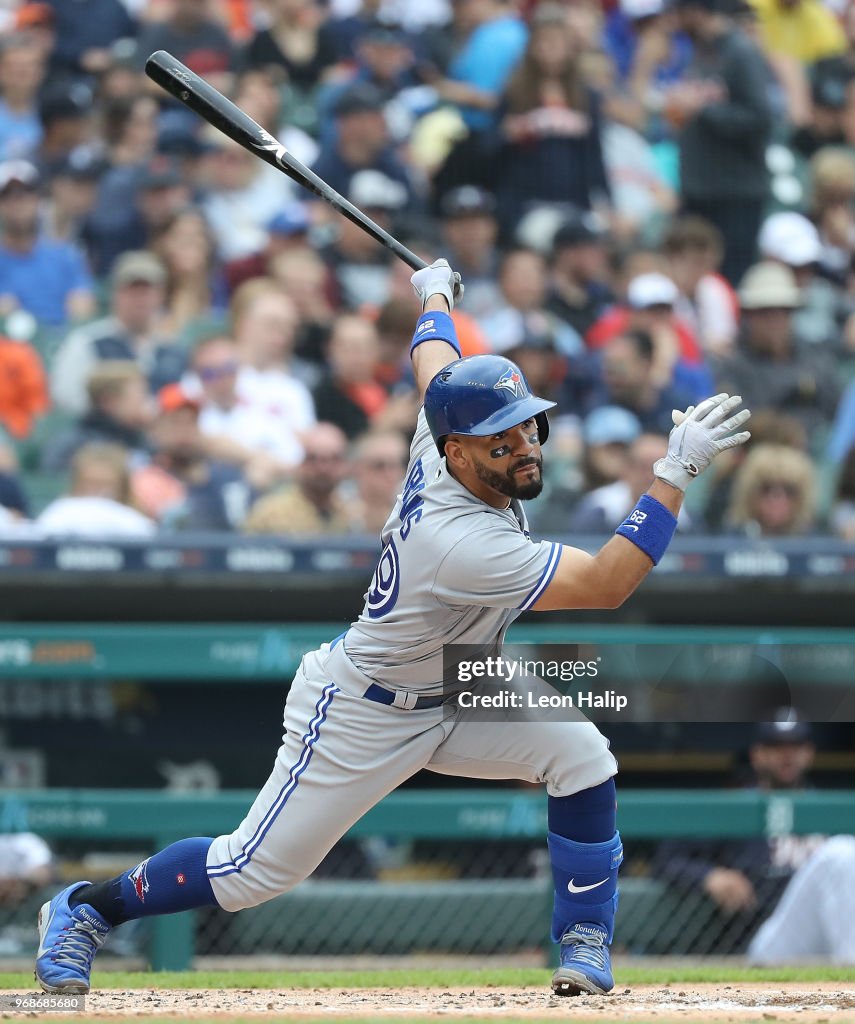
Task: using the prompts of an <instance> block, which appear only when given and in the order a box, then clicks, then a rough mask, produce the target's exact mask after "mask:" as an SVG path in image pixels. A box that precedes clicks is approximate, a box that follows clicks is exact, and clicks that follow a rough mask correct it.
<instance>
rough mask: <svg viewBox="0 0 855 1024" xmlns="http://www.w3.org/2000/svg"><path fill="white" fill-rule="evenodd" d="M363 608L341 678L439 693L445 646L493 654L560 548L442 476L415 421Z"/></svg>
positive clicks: (539, 590)
mask: <svg viewBox="0 0 855 1024" xmlns="http://www.w3.org/2000/svg"><path fill="white" fill-rule="evenodd" d="M382 541H383V553H382V555H381V556H380V561H379V563H378V565H377V569H376V571H375V573H374V577H373V579H372V580H371V584H370V587H369V590H368V593H367V594H366V595H365V607H364V609H363V611H362V614H361V615H360V616H359V618H358V620H357V621H356V622H355V623H354V624H353V625H352V626H351V627H350V629H349V630H348V632H347V634H346V635H345V637H344V640H343V642H341V643H339V644H338V645H337V647H336V654H337V657H336V658H335V661H336V662H337V663H338V668H339V670H344V671H346V670H347V667H348V665H347V663H350V665H352V666H354V667H355V668H356V669H357V670H358V672H359V673H360V674H361V676H362V677H363V679H364V678H365V677H367V678H368V679H369V680H371V681H373V682H377V683H379V684H380V685H381V686H386V687H389V688H392V689H403V690H410V691H422V692H437V691H439V690H440V688H441V684H442V649H443V646H444V645H445V644H472V645H477V646H478V647H481V648H483V649H484V650H485V652H486V653H491V652H494V651H496V650H498V648H499V646H500V645H501V642H502V638H503V636H504V633H505V630H506V629H507V627H508V626H509V625H510V623H511V622H512V621H513V620H514V619H515V618H516V617H517V616H518V615H519V614H520V612H522V611H525V610H526V609H527V608H530V607H531V606H532V605H533V604H534V603H535V602H536V601H537V599H538V598H539V597H540V596H541V595H542V594H543V592H544V591H545V590H546V588H547V586H548V585H549V582H550V580H551V579H552V576H553V574H554V573H555V569H556V566H557V565H558V560H559V558H560V554H561V545H560V544H556V543H553V542H551V541H542V542H535V541H533V540H531V538H530V536H529V532H528V523H527V521H526V517H525V512H524V511H523V508H522V505H521V504H520V503H519V502H518V501H516V500H514V501H513V502H512V503H511V507H510V508H508V509H494V508H491V507H490V506H489V505H487V504H486V503H485V502H483V501H481V500H480V499H479V498H476V497H475V496H474V495H473V494H471V493H470V492H469V491H468V490H467V489H466V488H465V487H464V486H463V485H462V484H460V483H458V482H457V481H456V480H455V479H454V477H453V476H451V474H450V473H449V472H448V469H447V467H446V464H445V460H444V459H441V458H440V456H439V453H438V451H437V449H436V445H435V444H434V441H433V438H432V437H431V434H430V430H429V428H428V425H427V421H426V420H425V414H424V410H422V412H421V413H420V414H419V419H418V425H417V428H416V433H415V436H414V437H413V443H412V446H411V448H410V462H409V466H408V468H407V476H406V479H405V482H404V489H403V492H402V494H401V495H400V496H399V498H398V501H397V503H396V504H395V508H394V510H393V512H392V514H391V516H390V517H389V519H388V520H387V521H386V525H385V526H384V528H383V533H382Z"/></svg>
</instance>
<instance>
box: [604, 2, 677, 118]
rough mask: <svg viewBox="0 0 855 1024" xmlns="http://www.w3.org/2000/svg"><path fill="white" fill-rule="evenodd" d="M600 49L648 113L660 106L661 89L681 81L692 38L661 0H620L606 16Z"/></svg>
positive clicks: (618, 76)
mask: <svg viewBox="0 0 855 1024" xmlns="http://www.w3.org/2000/svg"><path fill="white" fill-rule="evenodd" d="M603 48H604V50H605V51H606V53H607V54H608V55H609V57H611V59H612V61H613V62H614V66H615V71H616V73H617V78H618V81H619V82H620V83H623V84H625V85H626V86H627V87H628V91H629V92H630V94H631V95H632V96H633V98H635V99H636V101H637V102H640V104H641V105H642V107H643V108H644V109H645V110H646V111H649V112H651V113H652V112H656V111H657V110H659V109H660V108H661V101H662V90H663V88H667V87H668V86H670V85H672V84H673V83H674V82H679V81H681V80H682V79H683V78H684V77H685V75H686V71H687V70H688V67H689V64H690V62H691V59H692V44H691V41H690V40H689V38H688V36H686V35H685V33H683V32H680V31H678V26H677V19H676V18H675V16H674V12H673V11H672V10H669V9H667V7H666V4H665V3H664V0H621V2H620V3H619V4H617V5H616V6H615V7H613V8H612V9H611V10H610V11H609V12H608V14H607V16H606V20H605V25H604V27H603Z"/></svg>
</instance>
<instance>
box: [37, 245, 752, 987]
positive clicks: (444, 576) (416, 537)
mask: <svg viewBox="0 0 855 1024" xmlns="http://www.w3.org/2000/svg"><path fill="white" fill-rule="evenodd" d="M412 281H413V286H414V288H415V290H416V292H417V293H418V295H419V296H420V298H421V301H422V309H423V310H424V312H423V314H422V316H421V317H420V319H419V321H418V323H417V325H416V330H415V334H414V337H413V342H412V348H411V355H412V361H413V368H414V372H415V377H416V381H417V383H418V387H419V389H420V393H421V394H422V395H423V396H424V408H423V410H422V412H421V414H420V415H419V419H418V425H417V428H416V432H415V436H414V437H413V441H412V446H411V451H410V461H409V466H408V470H407V476H406V479H405V481H404V485H403V490H402V493H401V494H400V496H399V497H398V500H397V503H396V505H395V508H394V509H393V510H392V513H391V515H390V517H389V519H388V520H387V522H386V525H385V527H384V528H383V533H382V541H383V545H384V547H383V551H382V554H381V556H380V559H379V563H378V565H377V568H376V571H375V573H374V577H373V579H372V580H371V583H370V586H369V589H368V593H367V594H366V598H365V606H364V608H363V610H362V614H361V615H360V616H359V618H358V619H357V621H356V622H354V623H353V624H352V625H351V626H350V628H349V629H347V630H346V631H345V632H344V633H342V634H341V635H340V636H338V637H336V638H335V639H334V640H333V641H332V642H331V643H328V644H323V645H322V646H321V648H320V649H319V650H316V651H313V652H312V653H310V654H307V655H306V656H305V657H304V658H303V660H302V663H301V665H300V668H299V670H298V671H297V674H296V676H295V678H294V681H293V684H292V686H291V689H290V692H289V694H288V699H287V702H286V705H285V716H284V725H285V734H284V736H283V740H282V746H281V747H280V748H279V751H278V753H277V756H276V761H275V764H274V767H273V771H272V773H271V775H270V778H269V779H268V780H267V783H266V784H265V785H264V787H263V789H262V790H261V792H260V793H259V794H258V797H257V798H256V800H255V802H254V803H253V805H252V807H251V808H250V810H249V813H248V814H247V816H246V818H245V819H244V820H243V821H242V822H241V824H240V825H239V826H238V827H237V828H236V829H235V831H234V832H232V833H231V834H229V835H222V836H219V837H217V838H216V839H211V838H194V839H185V840H182V841H180V842H178V843H175V844H173V845H172V846H169V847H167V848H166V849H165V850H162V851H161V852H160V853H157V854H155V855H154V856H152V857H149V858H148V859H147V860H144V861H143V862H142V863H141V864H138V865H136V866H135V867H133V868H132V869H131V870H129V871H127V872H125V873H123V874H121V875H119V876H118V877H117V878H114V879H112V880H111V881H108V882H103V883H100V884H97V885H92V884H90V883H89V882H76V883H74V884H73V885H70V886H69V887H68V888H66V889H65V890H63V891H62V892H61V893H59V895H57V896H56V897H54V899H53V900H51V901H50V902H48V903H46V904H45V905H44V906H43V907H42V909H41V911H40V913H39V939H40V942H39V949H38V953H37V959H36V976H37V978H38V981H39V983H40V984H41V986H42V988H43V989H44V990H45V991H48V992H87V991H88V990H89V975H90V970H91V966H92V959H93V957H94V955H95V953H96V952H97V950H98V948H99V947H100V946H101V945H102V944H103V942H104V940H105V938H106V936H107V934H108V932H109V931H110V929H111V928H113V927H115V926H116V925H119V924H121V923H122V922H124V921H128V920H131V919H135V918H140V917H146V916H149V915H153V914H170V913H175V912H177V911H181V910H188V909H190V908H193V907H200V906H204V905H218V906H220V907H222V908H224V909H225V910H230V911H235V910H240V909H241V908H243V907H252V906H255V905H257V904H259V903H262V902H264V901H265V900H269V899H271V898H272V897H274V896H278V895H279V894H280V893H283V892H285V891H286V890H288V889H291V888H292V887H293V886H295V885H297V883H298V882H300V881H302V880H303V879H304V878H306V877H307V876H308V875H310V874H311V873H312V871H313V870H314V869H315V868H316V866H317V865H318V864H319V863H320V861H321V860H322V859H323V857H324V856H325V854H326V853H327V851H328V850H329V849H330V848H331V847H332V846H333V844H334V843H335V842H336V841H337V840H338V839H340V838H341V836H343V835H344V833H345V832H346V831H347V830H348V829H349V828H350V827H351V826H352V825H353V824H354V822H356V821H357V820H358V819H359V818H360V817H361V816H362V815H363V814H364V813H365V812H366V811H367V810H368V809H369V808H370V807H372V806H373V805H374V804H376V803H377V802H378V801H379V800H381V799H382V798H383V797H384V796H386V794H387V793H389V792H391V791H392V790H393V789H395V788H396V787H397V786H398V785H400V783H402V782H403V781H404V780H405V779H407V778H409V777H410V776H411V775H413V774H414V773H415V772H417V771H419V769H422V768H429V769H431V770H432V771H435V772H440V773H443V774H449V775H459V776H466V777H468V778H478V779H524V780H526V781H527V782H540V783H543V784H545V785H546V789H547V793H548V800H549V809H548V827H549V834H548V837H547V838H548V847H549V851H550V855H551V859H552V867H553V875H554V882H555V899H554V912H553V918H552V935H553V939H554V941H556V942H560V944H561V946H560V954H561V966H560V967H559V968H558V969H557V970H556V971H555V974H554V977H553V981H552V986H553V989H554V991H555V992H557V993H560V994H562V995H571V994H578V993H579V992H583V991H584V992H608V991H609V990H610V989H611V988H612V987H613V984H614V982H613V979H612V973H611V965H610V960H609V948H608V947H609V943H610V942H611V940H612V934H613V928H614V916H615V908H616V906H617V898H618V897H617V873H618V867H619V865H620V863H621V860H622V857H623V851H622V847H621V841H620V836H619V834H618V832H617V831H616V829H615V787H614V780H613V776H614V775H615V773H616V771H617V764H616V762H615V759H614V757H613V756H612V754H611V753H610V751H609V746H608V741H607V740H606V739H605V738H604V737H603V736H602V735H600V733H599V732H598V730H597V729H596V727H595V726H594V725H593V724H592V723H590V722H588V721H584V720H583V721H548V722H543V721H530V722H529V721H508V722H501V723H495V722H490V723H488V724H485V723H484V722H479V721H474V720H473V718H472V716H471V714H469V715H468V716H467V713H466V711H465V710H464V709H462V708H461V707H460V706H459V705H457V704H456V703H455V702H453V701H449V700H448V699H447V695H444V694H443V693H442V692H441V683H442V678H443V667H442V651H443V646H444V645H445V644H450V643H455V644H473V645H477V646H478V647H479V648H480V649H481V650H483V651H485V652H487V653H489V652H493V653H495V652H498V650H499V649H500V645H501V641H502V638H503V636H504V633H505V631H506V629H507V627H508V625H509V624H510V623H511V622H512V621H513V620H514V619H515V618H516V617H517V616H518V615H519V613H520V612H521V611H526V610H531V609H533V610H536V611H551V610H553V609H558V608H615V607H617V606H618V605H620V604H621V602H622V601H624V600H625V598H627V597H628V596H629V595H630V594H631V593H632V592H633V591H634V590H635V588H636V587H637V586H638V585H639V583H640V582H641V581H642V580H643V579H644V577H645V576H646V575H647V573H648V572H649V571H650V569H651V568H652V567H653V566H654V565H655V564H656V563H657V562H658V561H659V559H660V558H661V557H662V554H663V553H664V551H665V548H666V547H667V545H668V543H669V541H670V539H671V536H672V534H673V532H674V528H675V525H676V522H677V520H676V514H677V512H678V511H679V508H680V505H681V503H682V500H683V491H684V489H685V488H686V486H687V485H688V484H689V483H690V482H691V481H692V480H693V479H694V478H695V477H696V476H697V475H698V474H699V473H701V472H702V471H703V470H704V469H705V468H706V467H707V466H708V465H709V464H710V462H711V461H712V459H713V458H714V457H715V456H716V455H717V454H718V453H719V452H721V451H723V450H724V449H727V448H731V447H733V446H735V445H738V444H742V443H743V442H744V441H745V440H747V438H748V436H749V435H748V433H746V432H737V433H734V431H736V430H737V428H738V427H740V426H741V425H742V424H743V423H744V422H745V420H746V419H747V418H748V416H749V413H748V411H747V410H743V411H742V412H738V413H735V414H734V410H735V409H736V407H737V406H738V405H739V404H740V401H741V399H740V398H739V397H738V396H737V397H734V398H729V397H728V396H727V395H717V396H716V397H715V398H710V399H708V400H707V401H705V402H702V403H701V404H700V405H699V406H698V407H697V408H690V409H689V410H687V411H686V413H675V417H674V419H675V427H674V430H673V431H672V432H671V437H670V442H669V448H668V454H667V456H666V457H665V458H663V459H660V460H659V462H657V463H656V465H655V467H654V472H655V480H654V482H653V484H652V486H651V488H650V490H649V491H648V493H647V494H645V495H644V496H642V498H641V499H640V500H639V502H638V504H637V506H636V507H635V508H634V509H633V511H632V512H631V513H630V514H629V516H628V517H627V519H626V521H625V522H624V523H623V524H622V525H621V526H620V527H619V528H618V529H617V531H616V532H617V535H616V536H615V537H613V538H612V539H611V540H610V541H609V542H608V543H607V544H605V545H604V547H603V548H602V549H601V550H600V551H599V552H598V553H597V554H596V555H589V554H587V553H585V552H583V551H580V550H577V549H575V548H571V547H564V546H562V545H561V544H557V543H553V542H551V541H540V542H537V541H533V540H532V539H531V537H530V536H529V532H528V525H527V521H526V515H525V511H524V507H523V502H524V501H526V500H528V499H531V498H534V497H536V496H537V495H538V494H539V493H540V490H541V486H542V478H541V471H542V464H543V463H542V453H541V446H542V445H543V444H544V442H545V441H546V440H547V438H548V436H549V422H548V420H547V416H546V413H547V410H548V409H550V408H551V407H552V406H553V405H554V404H555V403H554V402H548V401H545V400H543V399H541V398H537V397H536V396H534V395H532V394H531V393H530V391H529V389H528V385H527V383H526V380H525V378H524V377H523V375H522V373H521V372H520V370H519V369H518V367H516V366H515V365H514V364H513V363H511V362H510V361H508V360H507V359H504V358H502V357H500V356H493V355H483V356H471V357H469V358H466V359H461V358H459V356H460V349H459V346H458V343H457V339H456V337H455V332H454V325H453V323H452V320H451V317H450V316H449V313H450V311H451V309H452V307H453V305H454V300H455V297H456V296H458V295H459V293H460V291H461V290H462V286H461V285H460V284H459V278H457V277H456V275H454V274H453V272H452V270H451V268H450V267H449V265H448V263H447V262H446V261H445V260H438V261H437V262H436V263H434V264H433V265H432V266H430V267H427V268H425V269H424V270H420V271H418V272H417V273H415V274H414V275H413V277H412Z"/></svg>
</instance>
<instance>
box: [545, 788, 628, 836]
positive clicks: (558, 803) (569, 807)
mask: <svg viewBox="0 0 855 1024" xmlns="http://www.w3.org/2000/svg"><path fill="white" fill-rule="evenodd" d="M616 799H617V798H616V796H615V780H614V779H613V778H612V779H606V781H605V782H601V783H600V785H599V786H592V787H591V788H590V789H583V790H581V791H580V792H579V793H571V795H570V796H551V797H549V811H548V813H549V831H550V832H554V833H555V835H557V836H564V838H565V839H573V840H574V841H575V842H577V843H606V842H608V841H609V840H610V839H611V837H612V836H613V835H614V834H615V823H616V819H617V810H616Z"/></svg>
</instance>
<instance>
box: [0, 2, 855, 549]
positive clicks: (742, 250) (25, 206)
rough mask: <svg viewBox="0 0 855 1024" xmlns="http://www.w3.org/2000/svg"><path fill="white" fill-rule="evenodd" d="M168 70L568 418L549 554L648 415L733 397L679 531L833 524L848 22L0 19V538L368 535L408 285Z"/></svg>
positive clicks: (802, 529) (774, 530)
mask: <svg viewBox="0 0 855 1024" xmlns="http://www.w3.org/2000/svg"><path fill="white" fill-rule="evenodd" d="M158 49H166V50H168V51H169V52H171V53H173V54H175V55H176V56H177V57H178V58H179V59H181V60H182V61H184V62H185V63H186V64H187V65H188V66H189V67H190V68H191V69H192V70H194V71H196V72H197V73H199V74H200V75H202V76H203V77H205V78H206V79H208V80H209V81H210V82H212V83H213V84H214V85H216V87H217V88H219V89H220V90H222V91H223V92H225V93H226V94H228V95H229V96H230V97H232V98H233V99H234V100H235V102H236V103H237V104H238V105H239V106H240V107H241V108H242V109H243V110H245V111H246V112H247V113H248V114H250V115H251V116H252V117H253V118H254V119H255V120H256V121H258V122H259V123H260V124H261V125H263V126H264V127H265V128H266V129H267V130H269V131H270V132H271V133H272V134H273V135H275V136H276V137H277V138H278V139H280V140H281V141H282V142H283V143H284V144H285V145H286V146H287V147H288V149H289V150H290V151H291V152H293V153H294V154H295V155H296V156H297V157H298V158H299V159H301V160H302V161H303V162H304V163H306V164H308V165H310V166H311V167H312V168H314V170H315V171H316V172H317V173H318V174H319V175H320V176H321V177H322V178H324V179H325V180H326V181H327V182H329V183H330V184H331V185H332V186H333V187H334V188H335V189H337V190H338V191H339V192H340V193H341V194H343V195H344V196H346V197H347V198H349V199H350V200H351V201H352V202H353V203H355V204H356V205H357V206H359V207H360V208H361V209H363V210H364V211H365V212H366V213H367V214H368V215H369V216H370V217H372V219H374V220H375V221H376V222H377V223H378V224H380V225H381V226H383V227H385V228H387V229H388V230H390V231H392V232H393V233H394V234H395V235H396V237H398V238H400V239H401V240H402V241H404V242H405V244H407V245H408V246H409V247H410V248H411V249H413V250H414V251H415V252H417V253H419V254H420V255H422V256H423V257H424V258H426V259H428V260H430V259H434V258H435V257H437V256H440V255H442V256H445V257H446V258H448V260H449V261H450V262H451V264H452V266H453V267H454V268H455V269H456V270H458V271H460V273H461V274H462V275H463V279H464V281H465V284H466V294H465V297H464V299H463V301H462V303H461V305H460V308H459V309H458V310H456V311H455V313H454V317H455V320H456V323H457V329H458V333H459V336H460V338H461V342H462V346H463V350H464V353H465V354H474V353H479V352H490V351H493V352H500V353H502V354H504V355H507V356H509V357H510V358H512V359H514V360H515V361H516V362H518V364H519V365H520V367H521V368H522V369H523V371H524V372H525V374H526V375H527V377H528V379H529V381H530V384H531V386H532V388H533V390H535V391H537V392H539V393H541V394H543V395H545V396H547V397H550V398H553V399H555V400H556V401H557V402H558V409H557V410H556V413H557V415H555V416H554V417H553V432H552V435H551V437H550V442H549V445H548V446H547V448H546V450H545V452H544V455H545V480H546V488H545V491H544V495H543V497H542V498H541V499H540V500H539V501H538V502H536V503H534V505H533V507H532V510H531V513H530V514H531V519H532V521H533V525H534V527H535V529H537V530H538V531H542V532H552V533H560V532H574V533H579V534H583V533H586V534H595V533H604V532H608V531H611V530H613V529H614V527H615V526H616V525H618V524H619V523H620V522H621V521H622V520H623V518H624V517H625V515H626V513H627V512H628V510H629V509H631V508H632V505H633V503H634V502H635V500H636V499H637V497H638V495H639V494H640V493H642V492H643V491H644V490H645V489H646V488H647V487H648V486H649V483H650V480H651V467H652V464H653V462H654V461H655V460H656V459H657V458H659V457H660V456H661V455H663V454H664V452H665V448H666V438H667V433H668V430H669V428H670V425H671V411H672V409H675V408H678V409H685V408H686V407H687V406H689V405H691V404H694V403H696V402H697V401H699V400H700V399H701V398H703V397H706V396H708V395H710V394H713V393H715V392H717V391H724V390H726V391H730V392H734V393H739V394H741V395H742V396H743V397H744V400H745V402H746V404H747V405H748V406H750V408H751V409H752V410H753V412H754V417H753V420H752V425H751V429H752V433H753V437H752V440H751V442H750V444H749V445H746V446H745V448H744V449H743V448H740V449H738V450H737V451H735V452H733V453H731V454H730V457H729V459H726V458H722V459H720V460H717V462H716V466H715V470H714V472H711V473H710V474H707V476H708V477H710V479H709V480H707V477H705V478H704V480H703V481H702V482H699V484H698V488H697V493H693V494H692V495H691V496H690V497H691V502H690V503H689V504H688V505H687V507H686V509H685V511H684V513H683V514H682V516H681V524H680V529H681V531H683V532H686V533H689V534H691V533H730V534H742V535H748V536H753V537H757V536H761V537H767V536H768V537H774V536H785V535H799V534H811V533H822V532H825V533H833V534H836V535H838V536H840V537H843V538H846V539H850V540H851V539H853V538H855V382H853V381H855V270H853V268H855V262H853V256H855V3H850V4H849V5H848V6H847V5H845V4H844V3H843V2H842V0H570V2H561V3H556V2H548V0H541V2H531V0H418V2H417V3H415V2H409V3H408V2H406V0H361V2H360V0H33V2H23V0H0V536H22V535H23V536H61V535H78V536H117V537H146V536H150V535H153V534H155V533H156V532H158V531H163V530H171V531H174V530H216V531H221V530H233V531H243V532H246V533H255V534H286V535H287V534H304V533H308V534H319V533H320V534H323V533H328V534H344V533H369V534H375V535H376V534H377V532H378V531H379V529H380V528H381V527H382V525H383V523H384V521H385V519H386V516H387V514H388V512H389V510H390V508H391V506H392V504H393V503H394V500H395V496H396V494H397V493H398V491H399V489H400V484H401V480H402V475H403V471H404V468H405V465H406V459H407V451H408V440H409V437H410V436H411V433H412V430H413V427H414V424H415V418H416V415H417V412H418V398H417V395H416V394H415V391H414V386H413V378H412V375H411V371H410V366H409V359H408V346H409V340H410V336H411V332H412V329H413V326H414V324H415V321H416V319H417V316H418V313H419V306H418V303H417V300H416V298H415V296H414V294H413V292H412V289H411V286H410V284H409V274H410V270H409V269H408V268H407V267H406V266H405V265H404V264H403V263H402V262H401V261H399V260H397V259H395V258H394V257H392V256H391V254H390V253H389V252H388V251H387V250H386V249H384V248H382V247H380V246H379V245H378V244H377V243H375V242H374V241H373V240H372V239H371V238H369V236H367V235H366V234H365V233H364V232H363V231H361V230H360V229H358V228H356V227H355V226H354V225H352V224H351V223H350V222H349V221H347V220H346V219H344V218H343V217H341V216H339V215H338V214H336V213H334V212H333V211H332V209H331V207H329V206H327V205H326V204H324V203H322V202H320V201H317V200H316V199H315V198H314V197H313V196H312V195H311V194H310V193H308V192H306V191H304V190H301V189H300V188H299V187H298V186H297V185H296V184H294V183H293V182H291V181H290V179H288V178H287V177H285V176H284V175H282V174H280V173H278V172H277V171H276V170H274V169H273V168H271V167H270V166H268V165H267V164H265V163H263V162H262V161H260V160H258V159H257V158H255V157H253V156H252V155H251V154H250V153H248V152H246V151H245V150H244V149H242V148H241V147H239V146H237V145H236V144H234V143H232V142H231V141H230V140H228V139H227V138H226V137H225V136H223V135H222V134H220V133H219V132H217V131H216V130H214V129H212V128H211V127H210V126H208V125H206V124H204V123H203V122H202V121H200V120H199V119H198V118H196V117H195V116H193V115H192V114H190V113H189V112H188V111H187V110H186V109H185V108H184V107H182V106H181V105H180V104H178V103H177V102H176V101H174V100H172V99H171V98H170V97H169V96H167V95H166V93H164V92H163V91H162V90H160V89H159V88H158V87H156V86H155V85H154V84H153V83H152V82H151V81H150V80H149V79H148V78H147V77H146V76H145V74H144V71H143V68H144V64H145V60H146V58H147V57H148V56H149V54H151V53H152V52H153V51H155V50H158Z"/></svg>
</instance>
